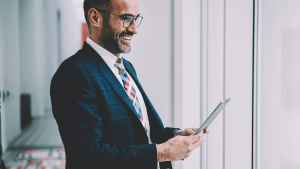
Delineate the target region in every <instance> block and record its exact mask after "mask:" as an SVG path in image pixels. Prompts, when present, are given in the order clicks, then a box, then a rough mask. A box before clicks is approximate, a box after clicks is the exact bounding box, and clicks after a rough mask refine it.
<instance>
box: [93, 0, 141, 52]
mask: <svg viewBox="0 0 300 169" xmlns="http://www.w3.org/2000/svg"><path fill="white" fill-rule="evenodd" d="M111 5H112V10H111V11H110V13H112V14H116V15H112V14H110V15H109V20H108V21H104V22H103V28H102V29H101V32H100V36H99V40H100V41H101V42H102V44H103V45H104V47H105V48H106V49H107V50H108V51H110V52H111V53H113V54H115V55H118V54H120V53H129V52H130V50H131V46H130V43H131V38H132V36H133V35H134V34H137V33H138V30H137V25H136V22H135V21H134V22H133V23H132V24H131V25H130V26H129V27H128V28H125V27H124V26H123V22H124V20H122V16H126V15H132V16H134V17H136V16H138V15H139V14H140V13H139V7H138V2H137V0H112V4H111ZM117 15H119V16H117Z"/></svg>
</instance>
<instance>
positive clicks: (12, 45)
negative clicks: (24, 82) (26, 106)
mask: <svg viewBox="0 0 300 169" xmlns="http://www.w3.org/2000/svg"><path fill="white" fill-rule="evenodd" d="M1 6H2V8H3V9H2V10H1V11H2V16H4V17H3V18H2V19H3V23H2V24H3V37H2V38H1V40H2V42H3V60H2V61H3V63H2V64H3V66H4V72H5V74H4V76H3V79H2V80H3V89H4V91H9V93H10V97H9V98H6V99H5V102H4V104H3V113H2V118H3V119H2V121H3V122H2V126H3V128H2V144H3V149H4V150H5V149H6V148H7V146H8V144H9V142H10V141H11V140H12V139H13V138H14V137H15V136H16V135H18V134H19V133H20V132H21V129H20V128H21V127H20V53H19V11H18V8H19V2H18V0H10V1H5V2H4V1H3V2H2V4H1ZM8 13H9V15H8ZM7 16H9V17H7Z"/></svg>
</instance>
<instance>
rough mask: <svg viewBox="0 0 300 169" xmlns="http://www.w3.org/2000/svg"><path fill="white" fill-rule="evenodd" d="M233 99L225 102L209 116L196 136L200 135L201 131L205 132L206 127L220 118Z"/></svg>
mask: <svg viewBox="0 0 300 169" xmlns="http://www.w3.org/2000/svg"><path fill="white" fill-rule="evenodd" d="M230 99H231V98H228V99H225V100H223V101H222V102H221V103H220V104H219V105H218V106H217V107H216V108H215V110H214V111H213V112H212V113H211V114H210V115H209V117H208V118H207V119H206V120H205V122H204V123H203V124H202V125H201V127H199V129H198V130H197V131H196V133H195V134H194V135H196V134H198V133H199V132H200V131H201V130H202V131H204V129H205V128H206V127H208V126H209V125H210V123H211V122H212V121H214V119H215V118H216V117H217V116H218V114H219V113H220V112H221V111H222V110H223V109H224V108H225V106H226V105H227V103H228V102H229V101H230Z"/></svg>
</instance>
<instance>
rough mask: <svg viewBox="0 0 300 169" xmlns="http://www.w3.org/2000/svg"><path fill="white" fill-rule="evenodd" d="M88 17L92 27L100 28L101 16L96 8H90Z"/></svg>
mask: <svg viewBox="0 0 300 169" xmlns="http://www.w3.org/2000/svg"><path fill="white" fill-rule="evenodd" d="M88 17H89V21H90V25H91V26H92V27H97V28H100V26H101V25H102V22H103V17H102V15H101V14H100V13H99V12H98V11H97V10H96V9H94V8H91V9H90V10H89V12H88Z"/></svg>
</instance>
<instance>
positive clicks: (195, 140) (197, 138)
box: [191, 130, 203, 143]
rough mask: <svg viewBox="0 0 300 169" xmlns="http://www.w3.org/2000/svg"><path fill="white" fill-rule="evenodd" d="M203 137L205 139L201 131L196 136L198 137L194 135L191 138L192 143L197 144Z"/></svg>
mask: <svg viewBox="0 0 300 169" xmlns="http://www.w3.org/2000/svg"><path fill="white" fill-rule="evenodd" d="M201 137H203V131H202V130H201V131H200V132H199V133H198V134H196V135H192V136H191V139H192V140H191V141H192V143H195V142H197V141H198V140H200V139H201Z"/></svg>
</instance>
